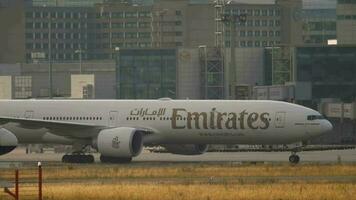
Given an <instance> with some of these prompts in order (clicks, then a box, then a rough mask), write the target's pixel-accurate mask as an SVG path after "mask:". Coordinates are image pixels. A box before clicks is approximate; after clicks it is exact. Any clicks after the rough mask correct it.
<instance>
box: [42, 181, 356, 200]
mask: <svg viewBox="0 0 356 200" xmlns="http://www.w3.org/2000/svg"><path fill="white" fill-rule="evenodd" d="M44 197H45V198H44V199H47V200H70V199H76V200H96V199H101V200H106V199H107V200H116V199H122V200H137V199H142V200H161V199H162V200H163V199H169V200H175V199H177V200H178V199H179V200H200V199H201V200H208V199H211V200H217V199H245V200H269V199H271V200H272V199H273V200H274V199H285V200H287V199H296V200H302V199H312V200H328V199H330V200H337V199H347V200H352V199H356V185H355V184H304V183H303V184H265V185H263V184H258V185H237V184H233V185H229V184H227V185H209V184H199V185H179V184H168V185H167V184H165V185H162V184H151V185H142V184H141V185H140V184H122V185H121V184H118V185H79V184H72V185H50V186H46V189H45V194H44Z"/></svg>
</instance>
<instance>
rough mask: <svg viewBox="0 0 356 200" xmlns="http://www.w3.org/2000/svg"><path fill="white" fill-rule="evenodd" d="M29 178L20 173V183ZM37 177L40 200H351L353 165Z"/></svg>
mask: <svg viewBox="0 0 356 200" xmlns="http://www.w3.org/2000/svg"><path fill="white" fill-rule="evenodd" d="M12 172H13V170H1V171H0V179H1V178H10V177H11V176H12ZM35 172H36V169H34V168H32V169H31V168H27V169H21V170H20V178H22V180H31V179H35V178H36V173H35ZM43 175H44V182H45V183H44V189H43V192H44V199H45V200H72V199H75V200H94V199H95V200H96V199H103V200H116V199H118V200H120V199H122V200H160V199H167V200H175V199H177V200H216V199H226V200H230V199H246V200H274V199H277V200H289V199H290V200H309V199H312V200H329V199H330V200H334V199H340V200H341V199H347V200H352V199H355V200H356V165H354V164H325V165H319V164H302V165H295V166H294V165H289V164H257V165H241V164H233V163H231V164H227V163H225V164H198V163H195V164H189V163H187V164H166V165H164V164H163V165H144V164H143V165H63V166H52V167H50V166H48V167H44V168H43ZM20 195H21V191H20ZM0 199H1V200H7V199H10V198H8V197H7V196H6V195H5V194H4V193H2V192H0ZM22 199H35V198H34V197H26V198H25V197H24V198H22Z"/></svg>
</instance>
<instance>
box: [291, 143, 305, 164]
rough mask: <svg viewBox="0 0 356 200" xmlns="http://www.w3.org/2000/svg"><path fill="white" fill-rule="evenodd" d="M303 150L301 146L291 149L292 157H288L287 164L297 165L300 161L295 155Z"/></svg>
mask: <svg viewBox="0 0 356 200" xmlns="http://www.w3.org/2000/svg"><path fill="white" fill-rule="evenodd" d="M302 150H303V149H302V147H301V146H299V147H295V148H294V149H292V155H290V156H289V162H290V163H292V164H298V163H299V161H300V158H299V156H298V155H297V153H298V152H301V151H302Z"/></svg>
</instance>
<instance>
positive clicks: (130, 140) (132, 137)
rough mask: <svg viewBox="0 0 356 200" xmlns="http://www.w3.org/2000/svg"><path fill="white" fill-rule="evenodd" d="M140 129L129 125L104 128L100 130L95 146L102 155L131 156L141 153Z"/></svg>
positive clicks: (94, 142) (141, 135) (141, 136)
mask: <svg viewBox="0 0 356 200" xmlns="http://www.w3.org/2000/svg"><path fill="white" fill-rule="evenodd" d="M142 138H143V134H142V131H140V130H137V129H135V128H130V127H119V128H111V129H104V130H102V131H100V133H99V135H98V137H97V138H96V140H94V141H93V147H95V148H96V149H97V150H98V151H99V153H101V155H102V156H106V157H116V158H131V157H134V156H137V155H139V154H140V153H141V151H142V148H143V140H142Z"/></svg>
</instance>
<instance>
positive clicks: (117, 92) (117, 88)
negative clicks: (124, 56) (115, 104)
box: [114, 47, 121, 99]
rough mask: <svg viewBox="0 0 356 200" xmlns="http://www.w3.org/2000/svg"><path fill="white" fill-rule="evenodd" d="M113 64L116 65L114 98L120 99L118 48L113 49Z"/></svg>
mask: <svg viewBox="0 0 356 200" xmlns="http://www.w3.org/2000/svg"><path fill="white" fill-rule="evenodd" d="M114 50H115V64H116V81H117V83H116V96H117V97H118V98H119V99H121V91H120V90H121V87H120V84H121V80H120V74H121V73H120V72H121V67H120V58H119V56H120V47H115V49H114Z"/></svg>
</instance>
